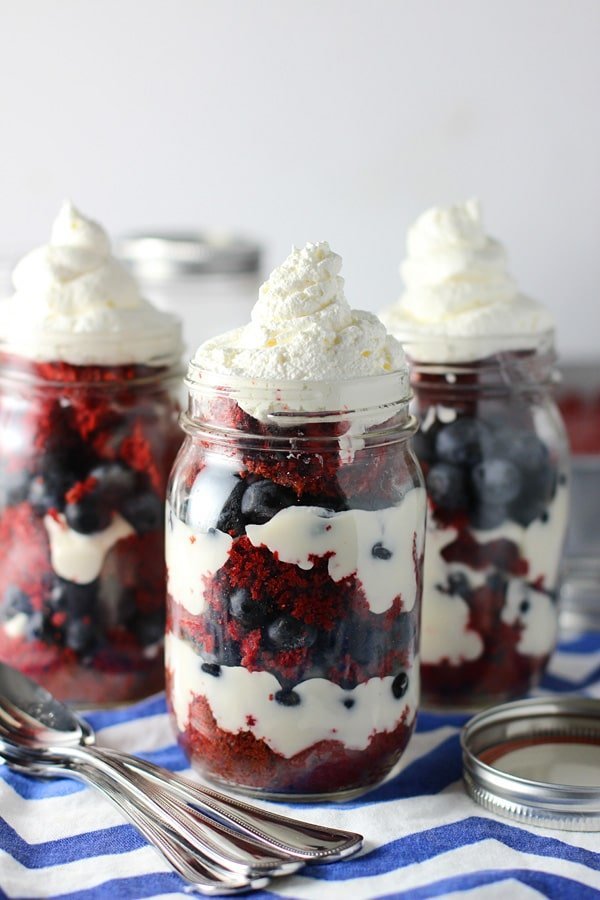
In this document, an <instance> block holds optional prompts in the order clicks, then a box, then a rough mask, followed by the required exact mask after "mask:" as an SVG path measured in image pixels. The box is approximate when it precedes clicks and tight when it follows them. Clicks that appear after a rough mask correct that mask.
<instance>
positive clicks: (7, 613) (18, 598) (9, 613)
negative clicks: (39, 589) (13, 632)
mask: <svg viewBox="0 0 600 900" xmlns="http://www.w3.org/2000/svg"><path fill="white" fill-rule="evenodd" d="M3 606H4V610H3V616H2V618H4V619H12V617H13V616H16V615H18V613H26V614H27V615H29V614H30V613H32V612H33V606H32V605H31V600H30V599H29V597H28V596H27V594H25V593H24V592H23V591H22V590H20V589H19V588H18V587H16V586H15V585H12V584H11V585H10V586H9V587H7V589H6V590H5V592H4V597H3Z"/></svg>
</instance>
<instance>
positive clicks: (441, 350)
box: [393, 328, 555, 366]
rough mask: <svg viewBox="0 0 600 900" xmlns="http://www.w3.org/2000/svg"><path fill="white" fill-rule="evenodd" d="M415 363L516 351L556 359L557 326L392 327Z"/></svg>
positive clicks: (461, 361) (476, 359)
mask: <svg viewBox="0 0 600 900" xmlns="http://www.w3.org/2000/svg"><path fill="white" fill-rule="evenodd" d="M393 334H394V337H396V338H397V339H398V340H399V341H400V342H401V344H402V345H403V347H404V350H405V352H406V355H407V357H408V359H409V361H410V362H411V364H412V365H413V366H414V365H415V364H419V365H447V366H454V365H469V364H471V365H472V364H473V363H480V362H488V361H489V362H490V363H491V362H492V360H493V359H494V358H498V359H499V360H503V359H506V358H507V356H508V355H510V354H514V353H523V352H529V353H538V354H540V355H544V354H551V355H552V357H553V361H554V355H555V351H554V339H555V330H554V328H550V329H546V330H544V331H539V332H502V333H494V334H489V335H488V334H483V335H465V334H451V333H446V334H432V333H430V332H427V331H425V330H422V331H410V330H408V329H406V330H402V329H396V330H393Z"/></svg>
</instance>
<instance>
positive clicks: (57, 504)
mask: <svg viewBox="0 0 600 900" xmlns="http://www.w3.org/2000/svg"><path fill="white" fill-rule="evenodd" d="M76 481H77V477H76V476H74V475H71V474H69V473H65V472H60V471H55V472H52V471H51V470H48V471H47V472H45V473H44V474H42V475H36V476H35V477H34V478H33V479H32V480H31V483H30V485H29V494H28V500H29V502H30V504H31V506H32V508H33V511H34V512H35V513H36V514H37V515H38V516H45V515H46V513H47V512H48V510H49V509H58V510H59V511H61V512H62V510H63V509H64V508H65V494H66V492H67V491H68V490H69V488H70V487H73V485H74V484H75V483H76Z"/></svg>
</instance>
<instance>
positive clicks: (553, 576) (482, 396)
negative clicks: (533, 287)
mask: <svg viewBox="0 0 600 900" xmlns="http://www.w3.org/2000/svg"><path fill="white" fill-rule="evenodd" d="M452 341H453V346H452V353H453V358H454V359H458V360H460V358H461V356H460V354H461V350H464V358H465V359H467V360H473V359H474V358H475V353H474V351H473V347H472V346H470V344H469V341H468V339H452ZM506 344H507V346H510V340H509V339H508V338H507V339H506ZM405 346H406V349H407V353H408V354H409V356H410V357H411V359H412V383H413V389H414V391H415V413H416V415H417V417H418V419H419V421H420V425H421V429H420V432H419V434H418V435H417V441H416V443H415V449H416V452H417V455H418V457H419V459H420V461H421V464H422V466H423V470H424V473H425V478H426V485H427V492H428V504H429V517H428V529H427V537H426V550H425V569H424V592H423V597H424V599H423V632H422V670H421V671H422V682H423V702H424V704H425V705H427V706H433V707H456V708H476V707H480V706H486V705H489V704H493V703H497V702H501V701H503V700H507V699H510V698H514V697H520V696H522V695H524V694H526V693H527V692H528V691H529V690H530V689H531V688H532V687H533V686H535V685H536V684H537V683H538V681H539V679H540V677H541V675H542V673H543V672H544V669H545V667H546V665H547V662H548V659H549V656H550V654H551V653H552V651H553V649H554V646H555V642H556V632H557V598H556V590H557V582H558V576H559V567H560V558H561V551H562V546H563V541H564V536H565V531H566V526H567V518H568V494H569V492H568V451H567V441H566V436H565V432H564V428H563V425H562V421H561V418H560V415H559V413H558V409H557V407H556V405H555V403H554V401H553V399H552V392H551V384H552V376H553V366H554V354H553V350H552V342H551V339H550V337H549V336H542V337H540V338H539V339H538V341H537V346H536V347H535V348H534V349H519V348H518V346H517V347H516V348H515V349H510V350H507V351H506V352H497V353H494V354H493V355H491V356H488V357H485V358H482V359H479V360H477V361H475V362H465V363H461V362H452V363H433V362H427V363H424V362H421V361H420V360H419V347H418V346H416V345H411V343H410V341H409V342H407V344H406V345H405ZM438 351H439V352H438V353H437V354H436V351H435V347H434V348H433V349H432V346H431V344H429V345H428V347H427V357H426V358H427V359H428V360H431V359H434V358H435V357H436V355H437V356H438V358H440V359H443V358H444V354H445V353H447V348H446V347H445V346H442V344H440V347H439V348H438Z"/></svg>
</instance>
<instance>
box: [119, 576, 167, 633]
mask: <svg viewBox="0 0 600 900" xmlns="http://www.w3.org/2000/svg"><path fill="white" fill-rule="evenodd" d="M136 613H137V602H136V596H135V591H134V590H133V588H125V590H123V591H121V592H120V594H119V598H118V604H117V621H118V624H119V625H127V623H128V622H131V621H132V620H133V619H134V618H135V615H136ZM161 619H162V627H163V628H164V614H161ZM140 643H142V644H143V643H144V641H140ZM147 643H150V644H151V643H153V642H152V641H148V642H147Z"/></svg>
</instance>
